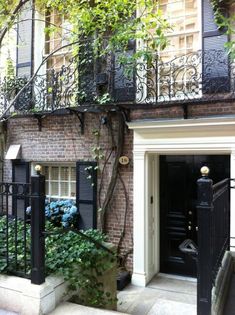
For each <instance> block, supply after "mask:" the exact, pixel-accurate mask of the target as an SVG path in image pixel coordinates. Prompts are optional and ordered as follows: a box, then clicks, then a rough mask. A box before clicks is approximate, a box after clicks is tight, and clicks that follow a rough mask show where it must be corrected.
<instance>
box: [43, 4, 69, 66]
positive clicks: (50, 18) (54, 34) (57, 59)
mask: <svg viewBox="0 0 235 315" xmlns="http://www.w3.org/2000/svg"><path fill="white" fill-rule="evenodd" d="M46 27H48V29H49V30H50V29H51V31H48V32H47V33H46V38H45V55H49V54H50V53H52V52H53V51H55V50H57V49H59V50H58V51H57V52H56V53H55V54H53V55H52V56H51V57H50V58H49V59H48V61H47V68H48V69H52V68H53V69H55V70H60V68H61V66H63V65H66V64H67V63H68V60H69V56H70V54H69V48H68V47H65V48H63V46H65V45H66V44H68V43H69V36H70V30H71V25H70V24H69V22H68V21H67V20H66V17H65V16H63V15H61V14H59V13H58V12H56V11H55V10H53V11H51V12H48V13H47V15H46Z"/></svg>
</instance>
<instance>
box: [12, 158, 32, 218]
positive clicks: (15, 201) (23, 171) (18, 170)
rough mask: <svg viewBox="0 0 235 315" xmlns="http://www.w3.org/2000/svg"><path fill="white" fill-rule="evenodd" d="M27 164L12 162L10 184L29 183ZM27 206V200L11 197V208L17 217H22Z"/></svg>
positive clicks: (18, 161)
mask: <svg viewBox="0 0 235 315" xmlns="http://www.w3.org/2000/svg"><path fill="white" fill-rule="evenodd" d="M29 165H30V164H29V162H25V161H20V160H15V161H13V162H12V182H14V183H22V184H26V183H29V173H30V172H29ZM28 205H29V199H28V198H27V197H26V198H25V197H24V196H13V198H12V206H13V214H16V213H17V216H18V217H21V218H23V217H24V211H25V210H26V208H27V207H28Z"/></svg>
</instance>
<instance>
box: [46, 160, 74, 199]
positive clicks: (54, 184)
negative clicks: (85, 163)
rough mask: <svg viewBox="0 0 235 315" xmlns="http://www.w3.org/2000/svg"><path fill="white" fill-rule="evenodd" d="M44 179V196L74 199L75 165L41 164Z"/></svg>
mask: <svg viewBox="0 0 235 315" xmlns="http://www.w3.org/2000/svg"><path fill="white" fill-rule="evenodd" d="M42 174H43V175H45V180H46V196H47V197H48V198H52V199H75V197H76V167H75V166H64V165H42Z"/></svg>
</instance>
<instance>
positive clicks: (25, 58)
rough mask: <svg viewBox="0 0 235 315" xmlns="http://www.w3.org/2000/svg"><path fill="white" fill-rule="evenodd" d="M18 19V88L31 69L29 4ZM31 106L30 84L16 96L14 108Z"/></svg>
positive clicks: (24, 81) (29, 74)
mask: <svg viewBox="0 0 235 315" xmlns="http://www.w3.org/2000/svg"><path fill="white" fill-rule="evenodd" d="M19 21H22V22H20V23H18V24H17V51H16V77H17V78H21V79H20V80H19V81H18V82H17V86H19V89H20V88H21V87H23V86H24V84H25V83H26V82H27V80H28V78H30V77H31V75H32V71H33V69H32V63H33V9H32V7H31V4H29V5H28V6H26V7H25V9H24V10H23V11H22V13H21V14H20V16H19ZM17 92H18V90H17V91H16V93H17ZM31 107H32V88H31V86H30V87H28V88H27V89H26V90H25V91H24V93H22V95H20V97H19V98H18V100H17V102H16V104H15V109H17V110H20V109H30V108H31Z"/></svg>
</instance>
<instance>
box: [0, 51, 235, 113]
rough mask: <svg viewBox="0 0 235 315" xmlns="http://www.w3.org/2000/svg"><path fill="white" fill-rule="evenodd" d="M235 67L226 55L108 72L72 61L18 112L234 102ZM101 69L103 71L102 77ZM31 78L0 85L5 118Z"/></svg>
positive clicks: (45, 78) (110, 64) (45, 77)
mask: <svg viewBox="0 0 235 315" xmlns="http://www.w3.org/2000/svg"><path fill="white" fill-rule="evenodd" d="M234 65H235V63H234V62H233V60H230V59H229V57H228V56H227V55H226V54H225V52H224V51H217V50H210V51H205V52H201V51H199V52H192V53H190V54H187V55H182V56H180V57H176V58H174V59H173V60H171V61H164V60H162V59H161V58H160V57H159V56H157V55H156V56H153V57H152V58H151V60H148V61H143V60H142V61H141V60H139V61H135V62H133V63H131V62H128V63H126V64H121V63H120V62H119V60H118V57H117V56H108V57H107V58H106V64H105V66H104V65H102V66H101V67H100V66H99V67H97V64H96V65H95V62H94V61H92V62H90V63H89V64H85V63H83V64H80V63H79V61H78V59H75V58H73V59H71V60H70V62H69V63H68V64H67V65H63V66H62V67H61V68H60V70H58V71H56V70H55V69H49V70H47V71H46V73H45V74H38V75H37V76H35V78H34V79H33V80H32V81H31V82H30V84H28V86H27V88H25V90H24V91H23V92H22V93H21V95H19V97H18V98H17V99H16V100H15V102H14V104H13V106H12V108H11V110H10V111H9V113H10V112H11V111H13V112H48V111H54V110H57V109H60V108H70V107H77V106H80V105H84V104H86V105H87V104H89V105H93V104H97V103H98V104H99V103H100V104H104V103H131V104H139V103H141V104H165V103H177V102H178V103H191V102H195V101H196V102H200V101H202V102H204V101H208V100H209V101H210V100H215V99H219V100H220V99H232V98H234V96H235V84H234V83H235V80H234V77H235V66H234ZM97 69H102V71H98V70H97ZM26 83H27V79H26V78H10V79H7V78H4V79H3V80H2V81H1V82H0V112H4V111H5V110H6V109H7V108H8V106H9V104H10V102H11V101H12V100H13V99H14V97H15V95H16V94H17V93H18V91H19V90H20V89H21V88H22V86H24V85H25V84H26Z"/></svg>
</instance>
